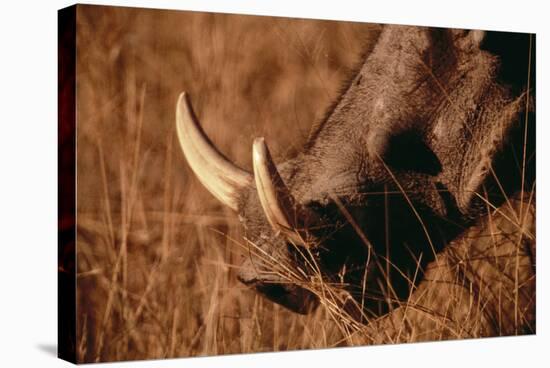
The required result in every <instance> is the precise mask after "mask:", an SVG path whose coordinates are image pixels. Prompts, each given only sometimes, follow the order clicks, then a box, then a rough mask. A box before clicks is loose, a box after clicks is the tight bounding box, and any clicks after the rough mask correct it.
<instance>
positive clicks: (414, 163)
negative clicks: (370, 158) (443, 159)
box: [383, 132, 441, 175]
mask: <svg viewBox="0 0 550 368" xmlns="http://www.w3.org/2000/svg"><path fill="white" fill-rule="evenodd" d="M383 158H384V161H385V162H386V164H388V165H389V166H391V167H392V168H394V169H396V170H403V171H414V172H419V173H424V174H428V175H437V174H438V173H439V172H440V171H441V163H440V162H439V159H438V158H437V156H436V155H435V153H434V152H433V151H432V150H431V149H430V147H428V145H427V144H426V143H425V141H424V140H423V139H422V137H421V136H420V135H419V134H418V133H416V132H403V133H401V134H398V135H394V136H392V137H390V138H389V141H388V147H387V150H386V152H385V153H384V157H383Z"/></svg>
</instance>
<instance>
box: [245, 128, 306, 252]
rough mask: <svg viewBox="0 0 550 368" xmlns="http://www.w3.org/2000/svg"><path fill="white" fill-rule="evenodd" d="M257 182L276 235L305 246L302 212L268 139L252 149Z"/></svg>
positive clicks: (257, 140)
mask: <svg viewBox="0 0 550 368" xmlns="http://www.w3.org/2000/svg"><path fill="white" fill-rule="evenodd" d="M252 162H253V166H254V179H255V181H256V189H257V190H258V197H259V198H260V203H261V205H262V208H263V210H264V213H265V216H266V218H267V220H268V221H269V223H270V224H271V226H272V227H273V229H274V230H275V231H280V232H282V233H284V234H285V235H286V236H287V237H289V238H290V240H292V241H293V242H295V243H296V244H302V245H304V244H305V240H304V239H305V235H306V234H305V233H304V231H303V230H305V229H300V228H299V227H300V222H299V217H300V215H301V212H302V211H300V210H299V207H298V206H297V203H296V201H295V199H294V197H293V196H292V194H291V193H290V191H289V190H288V188H287V187H286V185H285V183H284V182H283V179H282V178H281V176H280V175H279V171H278V170H277V167H276V166H275V163H274V162H273V158H272V157H271V154H270V153H269V149H268V148H267V145H266V144H265V141H264V138H256V139H255V140H254V144H253V146H252Z"/></svg>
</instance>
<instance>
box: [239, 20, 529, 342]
mask: <svg viewBox="0 0 550 368" xmlns="http://www.w3.org/2000/svg"><path fill="white" fill-rule="evenodd" d="M532 44H534V42H533V43H532ZM511 50H513V52H512V51H511ZM530 50H531V49H530V48H529V35H516V34H509V35H506V34H497V33H485V32H479V31H463V30H452V29H435V28H422V27H405V26H385V28H384V29H383V31H382V33H381V34H380V37H379V40H378V42H377V45H376V46H375V48H374V49H373V51H372V53H370V54H369V55H368V56H367V57H366V58H365V60H364V62H363V64H362V65H361V66H360V67H359V68H358V69H357V72H356V74H354V76H353V78H352V79H350V81H349V83H348V84H347V86H346V88H345V89H344V92H343V93H342V95H341V96H340V98H339V99H338V100H337V101H336V102H335V103H334V105H333V106H332V107H330V108H329V109H328V113H327V116H326V118H325V119H323V120H322V121H321V122H320V124H318V125H317V127H316V129H315V130H314V132H313V134H312V136H311V138H310V140H309V142H308V143H307V144H306V146H305V147H304V149H303V151H302V152H301V153H300V154H298V155H297V156H296V157H294V158H292V159H289V160H287V161H285V162H280V163H277V169H278V170H279V173H280V176H281V178H282V180H283V181H284V183H285V184H286V186H287V187H288V189H289V191H290V193H291V194H292V195H293V196H294V198H295V200H296V201H297V202H298V203H300V204H301V206H303V208H305V209H306V210H307V211H308V213H310V214H315V218H316V220H315V223H314V225H311V224H309V225H308V227H307V235H308V242H307V244H296V242H293V241H289V238H288V236H285V235H284V234H282V233H281V232H280V231H275V230H274V229H273V227H272V226H271V225H270V223H269V222H268V221H267V220H266V215H265V213H264V209H263V208H262V206H261V204H260V200H259V198H258V192H257V189H256V187H254V186H250V187H249V188H248V189H247V190H245V191H243V192H242V193H240V196H239V199H238V212H239V219H240V220H241V223H242V224H243V226H244V229H245V237H246V239H247V240H248V241H249V244H250V245H251V246H250V248H251V250H250V252H249V253H248V254H247V255H246V256H245V260H244V264H243V267H242V271H241V273H240V275H239V279H240V280H241V281H242V282H244V283H245V284H248V285H250V286H252V287H254V288H256V290H258V291H259V292H260V293H262V294H264V295H265V296H266V297H268V298H269V299H271V300H273V301H275V302H277V303H280V304H282V305H284V306H286V307H287V308H289V309H291V310H293V311H296V312H299V313H307V312H309V311H311V310H312V309H313V308H315V306H316V305H317V304H318V301H319V298H318V295H316V294H319V289H318V288H317V287H315V286H314V285H313V283H312V281H311V280H313V279H315V278H316V277H317V278H322V280H323V281H324V282H325V283H327V282H330V283H335V284H338V285H341V290H342V291H343V292H344V293H345V294H346V295H348V296H349V298H350V300H352V301H353V302H352V303H351V304H349V303H346V302H343V303H341V305H340V306H341V307H342V308H343V310H346V311H347V312H349V314H350V315H351V316H353V318H355V319H356V320H357V321H359V322H360V323H363V324H366V325H368V326H369V327H368V328H374V329H380V328H386V329H389V326H388V325H387V324H388V323H392V321H393V322H395V321H397V320H398V319H399V316H400V314H399V313H403V312H402V308H403V307H400V305H401V304H402V302H403V301H405V300H409V301H413V302H414V301H415V300H417V298H418V297H419V296H418V290H430V292H431V293H435V294H434V295H435V296H434V298H433V300H437V298H445V296H444V295H448V292H449V290H447V289H445V288H444V287H441V286H439V285H438V283H436V282H431V283H430V281H429V277H432V278H436V279H440V280H444V281H445V282H448V283H449V282H451V283H452V282H455V281H452V280H450V279H448V280H447V279H445V277H446V276H442V275H443V274H442V273H441V272H440V273H437V272H436V271H433V270H434V268H435V269H437V267H436V265H437V264H440V263H437V262H447V263H446V264H447V266H448V267H447V268H448V269H454V268H453V266H449V263H448V262H451V259H456V257H455V258H453V257H452V256H451V255H449V254H450V253H452V252H455V251H453V250H452V249H459V250H456V251H457V252H460V251H462V252H464V249H467V246H462V247H458V246H456V244H457V243H458V242H459V240H458V239H463V238H464V236H465V235H464V234H465V233H467V230H465V229H467V228H468V227H471V226H473V224H475V223H476V222H477V221H480V220H479V219H480V217H482V216H483V215H485V213H486V211H487V205H486V203H485V202H486V201H487V200H490V202H491V203H492V204H494V205H495V206H499V205H500V204H502V203H503V202H504V201H505V198H507V197H508V196H511V195H513V194H514V193H516V192H519V191H520V190H521V189H524V191H529V190H530V189H531V188H532V187H531V185H532V183H533V182H534V172H533V170H534V169H532V168H534V160H530V161H529V162H527V163H529V164H530V166H528V167H527V168H526V170H524V171H522V170H518V169H517V167H516V163H515V161H513V160H514V157H516V159H517V157H522V154H523V142H528V143H529V144H530V143H531V138H532V137H531V135H530V134H531V133H532V131H534V129H531V131H529V132H528V133H529V134H528V135H529V136H528V137H524V133H525V132H526V130H524V127H523V126H522V124H523V122H524V121H526V115H527V116H528V117H530V118H531V117H532V116H531V115H533V114H532V112H531V111H530V110H529V104H531V106H532V104H533V95H534V94H533V89H534V86H533V84H532V83H530V86H529V89H528V88H527V85H528V81H527V77H526V74H527V66H528V60H529V51H530ZM527 91H529V92H530V94H527V93H526V92H527ZM528 96H529V97H528ZM524 138H525V140H524ZM518 142H519V143H518ZM526 150H527V155H528V157H530V153H531V152H534V147H533V146H529V147H528V148H526ZM514 155H515V156H514ZM276 161H277V160H276ZM521 175H524V176H525V178H526V180H524V181H522V180H521ZM495 178H498V179H499V180H498V181H497V180H495ZM482 196H484V197H485V198H486V199H485V200H484V199H481V197H482ZM461 244H465V243H464V242H462V243H461ZM466 244H467V243H466ZM513 244H516V243H513ZM522 244H523V243H522V242H521V241H519V242H518V243H517V244H516V247H520V246H522ZM533 244H534V243H533ZM465 247H466V248H465ZM449 249H451V250H449ZM504 251H513V249H511V248H510V249H505V250H502V252H504ZM518 252H519V251H518ZM522 252H523V251H522ZM497 253H498V252H497ZM520 253H521V252H520ZM521 254H522V255H523V253H521ZM438 255H439V257H438ZM521 259H522V262H524V261H525V262H527V263H526V265H524V266H525V267H523V268H522V269H521V272H525V274H524V275H523V276H525V278H527V279H529V280H534V264H529V262H531V261H532V260H533V258H528V259H527V258H521ZM526 259H527V261H526ZM522 264H523V263H522ZM471 266H472V267H474V268H475V267H478V266H479V265H475V264H472V265H471ZM489 268H490V267H489ZM440 269H441V268H440ZM289 270H291V271H289ZM424 270H426V271H425V272H424ZM490 270H491V272H494V273H495V277H496V276H497V275H499V276H502V275H504V274H506V273H507V272H509V270H508V269H506V270H505V271H503V270H502V269H499V268H498V267H496V268H495V267H493V268H490ZM292 272H294V275H297V276H293V277H289V273H292ZM474 273H475V271H474ZM434 274H436V276H434ZM485 276H487V275H485ZM499 278H500V277H499ZM463 279H464V278H463ZM463 279H462V281H460V282H456V283H459V284H460V286H458V288H459V289H460V288H463V287H464V282H463ZM489 279H491V278H488V279H487V280H489ZM453 280H455V279H453ZM533 282H534V281H533ZM469 285H470V286H471V284H469ZM529 286H530V288H529V289H528V290H527V291H525V293H527V294H528V296H529V295H534V283H533V284H532V285H531V284H529ZM531 286H532V287H531ZM411 292H412V294H411ZM438 293H439V294H438ZM445 293H447V294H445ZM529 300H531V299H529ZM524 304H525V303H524ZM522 305H523V304H522ZM358 306H359V307H358ZM516 306H517V303H516ZM395 308H397V309H395ZM525 308H527V309H529V308H533V310H534V303H532V304H528V305H527V306H526V307H525ZM455 309H456V311H455V312H451V313H455V314H456V315H457V316H458V315H461V313H463V312H464V310H462V309H460V308H459V307H457V308H455ZM487 310H488V309H487ZM499 311H500V312H499V313H500V314H499V315H500V316H502V313H504V314H506V313H508V312H510V311H504V312H502V308H500V307H499ZM493 312H494V311H493ZM388 313H389V314H388ZM510 313H511V312H510ZM524 315H525V316H526V317H525V318H523V319H520V321H519V322H518V320H517V318H516V319H515V325H514V326H515V329H514V330H513V331H512V332H514V331H515V332H516V333H517V332H518V329H520V330H522V331H527V330H529V331H532V330H533V328H534V327H533V326H534V311H531V310H528V311H525V313H524ZM380 316H385V317H384V318H382V319H377V318H378V317H380ZM401 316H402V315H401ZM451 317H452V316H451ZM492 317H494V315H493V316H492ZM411 318H412V317H411ZM415 318H416V317H415ZM418 318H420V317H418ZM458 319H460V318H458ZM411 321H413V322H412V323H413V324H414V323H415V322H414V318H412V319H411ZM417 322H418V321H417ZM418 323H419V324H421V322H418ZM518 326H520V327H521V328H520V327H518ZM478 327H479V326H477V327H476V328H478ZM388 331H389V330H388ZM502 331H506V332H509V329H500V330H499V331H498V332H495V329H491V328H489V327H487V326H485V325H484V327H483V328H479V331H477V332H478V333H479V334H482V335H490V334H498V333H500V332H502ZM415 333H417V332H415ZM403 336H406V335H403ZM403 336H401V338H404V337H403ZM409 337H410V336H409ZM431 337H433V336H431ZM440 337H441V336H440ZM374 340H376V339H374ZM390 340H391V339H390ZM394 340H399V339H394ZM392 341H393V340H392Z"/></svg>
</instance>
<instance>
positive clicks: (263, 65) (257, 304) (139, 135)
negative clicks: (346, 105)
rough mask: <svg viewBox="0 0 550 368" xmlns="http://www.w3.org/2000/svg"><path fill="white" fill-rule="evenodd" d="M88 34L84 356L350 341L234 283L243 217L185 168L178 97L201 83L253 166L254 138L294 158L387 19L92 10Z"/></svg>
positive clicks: (236, 153)
mask: <svg viewBox="0 0 550 368" xmlns="http://www.w3.org/2000/svg"><path fill="white" fill-rule="evenodd" d="M78 32H79V33H78V41H77V42H78V65H77V79H78V84H77V91H78V106H77V107H78V142H77V143H78V336H79V344H78V354H77V355H78V358H79V360H80V361H86V362H93V361H110V360H128V359H145V358H163V357H180V356H195V355H214V354H228V353H244V352H256V351H273V350H275V351H277V350H289V349H301V348H322V347H330V346H335V345H338V344H340V343H341V341H342V337H343V336H342V333H341V331H340V330H339V329H338V327H337V326H335V324H334V323H333V321H332V319H331V318H330V316H329V315H328V314H327V312H326V311H325V310H323V309H322V308H320V309H318V310H317V312H315V313H314V314H312V315H308V316H301V315H296V314H293V313H290V312H287V311H286V310H284V309H282V308H281V307H278V306H276V305H273V304H272V303H270V302H268V301H266V300H264V299H263V298H262V297H260V296H258V295H257V294H256V293H254V292H253V291H250V290H248V289H246V288H245V287H244V286H243V285H241V284H240V283H239V282H238V281H237V279H236V271H235V267H236V265H238V264H239V263H240V254H242V251H241V249H239V247H238V246H235V245H234V244H232V240H231V239H242V235H241V234H240V233H239V231H240V230H239V227H238V226H237V223H236V217H235V216H234V215H233V214H232V213H230V212H228V211H227V210H226V209H224V208H223V207H222V206H221V205H220V204H219V203H218V202H217V201H216V200H215V199H214V198H213V197H212V196H211V195H210V194H209V193H207V192H206V191H205V190H204V189H203V188H202V187H201V186H200V184H199V183H198V181H197V180H196V179H195V178H194V177H193V175H192V173H191V172H190V170H189V168H188V165H187V164H186V163H185V160H184V158H183V157H182V154H181V152H180V150H179V147H178V146H177V142H176V140H175V120H174V116H175V114H174V113H175V102H176V98H177V96H178V94H179V93H180V92H181V91H182V90H187V91H188V92H190V94H191V96H192V97H193V102H194V105H195V108H196V110H197V112H198V114H199V116H200V117H201V118H202V124H203V126H204V128H205V130H206V131H207V132H208V134H209V136H210V137H211V139H212V140H213V141H214V143H215V144H216V145H217V146H218V147H220V148H221V150H222V151H223V152H224V153H225V154H227V156H229V157H231V158H232V159H234V160H235V161H236V162H237V163H238V164H240V165H241V166H242V167H246V168H250V159H251V143H252V140H253V138H254V137H256V136H265V137H266V139H267V140H268V141H269V142H270V146H271V147H272V150H273V152H274V155H275V156H276V157H283V156H287V155H290V154H292V152H294V151H295V150H296V149H297V147H300V146H301V145H302V144H303V143H304V141H305V139H306V138H307V136H308V134H309V130H310V128H311V126H312V124H313V123H314V122H315V121H316V120H318V119H319V118H320V116H321V115H322V114H323V113H324V109H325V107H326V106H327V105H328V104H329V102H330V101H331V100H332V99H333V98H334V97H335V96H336V94H337V91H338V89H339V87H340V85H341V83H342V81H343V79H345V77H346V76H347V74H348V73H349V69H350V68H351V67H352V66H353V65H354V64H355V63H356V62H357V61H358V57H359V55H360V53H361V52H362V51H363V47H364V44H365V41H367V42H368V41H369V40H371V39H372V38H373V37H374V35H375V33H376V29H375V27H373V26H371V25H364V24H353V23H335V22H334V23H333V22H325V21H306V20H287V19H276V18H266V17H244V16H233V15H231V16H229V15H216V14H201V13H184V12H169V11H149V10H135V9H124V8H102V7H86V6H84V7H80V8H79V10H78ZM235 142H241V143H242V144H235Z"/></svg>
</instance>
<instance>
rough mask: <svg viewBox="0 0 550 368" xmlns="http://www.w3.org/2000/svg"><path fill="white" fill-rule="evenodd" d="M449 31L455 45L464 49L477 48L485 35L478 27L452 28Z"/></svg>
mask: <svg viewBox="0 0 550 368" xmlns="http://www.w3.org/2000/svg"><path fill="white" fill-rule="evenodd" d="M451 33H452V35H453V38H454V40H455V44H456V45H457V47H458V48H460V49H462V50H465V51H468V50H473V49H479V48H480V46H481V44H482V43H483V40H484V39H485V36H486V32H485V31H482V30H480V29H471V30H466V29H453V30H451Z"/></svg>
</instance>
